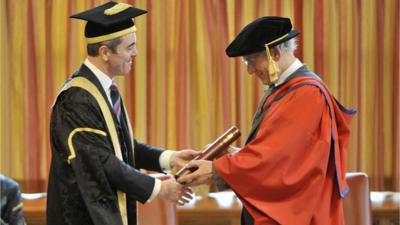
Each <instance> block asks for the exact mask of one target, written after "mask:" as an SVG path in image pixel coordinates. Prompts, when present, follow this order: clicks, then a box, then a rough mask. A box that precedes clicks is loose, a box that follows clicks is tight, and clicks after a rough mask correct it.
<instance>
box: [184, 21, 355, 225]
mask: <svg viewBox="0 0 400 225" xmlns="http://www.w3.org/2000/svg"><path fill="white" fill-rule="evenodd" d="M298 34H299V32H298V31H296V30H292V25H291V22H290V20H289V19H287V18H281V17H262V18H259V19H257V20H255V21H253V22H252V23H250V24H249V25H247V26H246V27H244V28H243V30H242V31H241V32H240V33H239V35H238V36H237V37H236V38H235V40H233V41H232V43H231V44H230V45H229V46H228V48H227V49H226V53H227V55H228V56H230V57H237V56H241V57H242V59H243V61H244V63H246V65H247V71H248V73H249V74H254V75H256V76H257V77H258V78H259V79H260V80H261V81H262V82H263V84H265V85H266V86H267V88H266V91H265V95H264V97H263V99H262V101H261V102H260V104H259V107H258V109H257V112H256V114H255V116H254V119H253V126H252V129H251V131H250V133H249V135H248V138H247V141H246V144H245V145H244V146H243V147H242V148H241V149H240V150H239V151H237V152H236V153H232V154H228V155H225V156H223V157H220V158H219V159H217V160H215V161H213V162H211V161H205V160H203V161H200V160H199V161H194V162H191V163H190V164H189V168H190V167H192V168H197V170H196V171H195V172H193V173H191V174H189V175H187V176H183V177H181V178H180V179H179V180H178V181H179V182H182V183H189V184H190V185H199V184H205V183H210V182H211V181H214V182H216V184H217V186H218V189H220V190H221V189H225V188H231V189H232V190H233V191H234V192H235V193H236V195H237V196H238V197H239V198H240V200H241V201H242V203H243V206H244V207H243V211H242V224H245V225H248V224H256V225H261V224H262V225H269V224H282V225H293V224H301V225H304V224H313V225H317V224H318V225H322V224H323V225H328V224H329V225H341V224H344V215H343V201H342V198H343V197H344V196H345V195H346V193H347V192H348V186H347V183H346V180H345V172H346V164H347V147H348V138H349V134H350V131H349V127H348V124H349V122H350V119H351V117H352V116H353V115H354V114H355V111H354V110H347V109H345V108H344V107H343V106H342V105H340V103H339V102H338V101H337V100H336V99H335V98H334V97H333V96H332V94H331V93H330V92H329V90H328V88H327V87H326V85H325V84H324V83H323V81H322V80H321V79H320V78H319V77H318V76H317V75H316V74H314V73H313V72H311V71H309V70H308V69H307V67H306V66H305V65H304V64H303V63H301V62H300V60H299V59H297V58H296V57H295V56H294V51H295V49H296V42H295V39H294V37H296V36H297V35H298Z"/></svg>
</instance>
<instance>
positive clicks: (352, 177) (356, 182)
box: [343, 172, 372, 225]
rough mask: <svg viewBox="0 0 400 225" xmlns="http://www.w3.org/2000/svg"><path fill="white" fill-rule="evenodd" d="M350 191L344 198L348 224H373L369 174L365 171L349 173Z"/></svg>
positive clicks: (347, 178)
mask: <svg viewBox="0 0 400 225" xmlns="http://www.w3.org/2000/svg"><path fill="white" fill-rule="evenodd" d="M346 180H347V183H348V184H349V188H350V192H349V193H348V194H347V196H346V197H345V198H344V201H343V205H344V216H345V224H346V225H372V213H371V201H370V191H369V183H368V176H367V174H365V173H360V172H354V173H347V174H346Z"/></svg>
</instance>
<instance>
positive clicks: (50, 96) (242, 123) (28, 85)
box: [0, 0, 400, 192]
mask: <svg viewBox="0 0 400 225" xmlns="http://www.w3.org/2000/svg"><path fill="white" fill-rule="evenodd" d="M104 2H106V1H95V0H86V1H83V0H71V1H65V0H53V1H50V0H5V1H0V30H1V35H0V38H1V39H0V47H1V48H0V52H1V54H0V65H1V67H0V71H1V76H0V79H1V80H0V85H1V86H0V100H1V110H0V126H1V131H0V140H1V142H0V149H1V154H0V163H1V165H0V173H3V174H5V175H7V176H10V177H12V178H14V179H17V180H18V181H20V182H23V183H24V184H25V185H24V191H32V192H34V191H45V190H46V182H47V176H48V168H49V162H50V157H51V155H50V146H49V116H50V109H51V105H52V103H53V101H54V98H55V96H56V94H57V92H58V91H59V89H60V87H61V86H62V84H63V83H64V81H65V79H66V78H67V77H68V76H70V74H71V73H73V72H74V71H75V70H76V69H78V68H79V66H80V64H81V63H82V61H83V60H84V59H85V54H86V46H85V42H84V38H83V30H84V24H85V23H84V22H82V21H78V20H72V19H69V15H71V14H73V13H76V12H80V11H83V10H86V9H89V8H91V7H94V6H97V5H99V4H102V3H104ZM125 2H128V3H130V4H132V5H135V6H136V7H139V8H143V9H146V10H148V11H149V13H148V14H146V15H144V16H140V17H138V18H137V20H136V21H135V23H136V24H137V27H138V31H137V37H138V41H137V47H138V50H139V55H138V56H137V57H136V58H135V60H134V68H133V70H132V72H131V74H129V75H127V76H126V77H125V78H118V79H117V83H118V84H119V86H120V90H122V95H123V97H124V101H125V103H126V105H127V107H128V111H129V113H130V116H131V119H132V123H133V126H134V132H135V136H136V138H138V139H139V140H142V141H144V142H147V143H150V144H152V145H157V146H164V147H166V148H169V149H182V148H194V149H200V148H202V147H203V146H204V145H205V144H207V143H209V142H210V141H212V140H213V139H214V138H216V137H217V136H219V135H220V134H221V133H222V132H223V131H224V130H225V129H227V128H229V127H230V126H231V125H236V126H238V127H239V128H240V130H241V132H242V134H243V135H242V137H241V139H240V140H239V141H238V142H237V145H239V146H240V145H242V144H243V143H244V140H245V138H246V134H247V132H248V131H249V129H250V126H251V119H252V116H253V113H254V111H255V109H256V107H257V104H258V101H259V99H260V97H261V95H262V90H263V86H262V85H261V84H260V82H259V81H258V80H257V79H256V78H255V77H253V76H249V75H247V72H246V68H245V66H244V65H243V63H241V61H240V59H239V58H237V59H236V58H228V57H227V56H226V55H225V48H226V47H227V45H228V44H229V42H230V41H231V40H233V38H234V37H235V36H236V34H238V33H239V31H240V30H241V28H243V26H244V25H246V24H248V23H249V22H251V21H252V20H254V19H255V18H258V17H261V16H265V15H277V16H285V17H290V18H291V19H292V21H293V23H294V24H293V25H294V27H295V28H297V29H299V30H300V31H301V32H302V33H301V35H300V36H299V41H298V43H299V49H298V51H297V53H296V54H297V56H298V57H299V58H300V59H301V60H302V61H303V62H304V63H306V64H307V65H308V66H309V68H310V69H312V70H314V71H315V72H316V73H317V74H319V75H320V76H321V77H322V78H323V79H324V80H325V81H326V83H327V84H328V86H329V87H330V90H331V91H332V92H333V93H334V95H335V96H336V97H337V98H338V99H339V100H340V101H341V102H343V103H344V104H345V105H346V106H347V107H350V108H355V109H357V110H358V114H357V117H356V119H355V120H354V121H353V123H352V125H351V128H352V135H351V143H350V151H349V165H348V166H349V167H348V168H349V171H365V172H366V173H368V175H369V177H370V179H371V185H372V190H396V191H399V140H400V133H399V127H400V121H399V107H400V106H399V105H400V104H399V64H400V61H399V38H400V35H399V27H400V22H399V21H400V16H399V2H398V1H397V0H352V1H348V0H337V1H329V0H321V1H320V0H265V1H262V0H203V1H200V0H163V1H160V0H159V1H157V0H147V1H144V0H140V1H139V0H138V1H125Z"/></svg>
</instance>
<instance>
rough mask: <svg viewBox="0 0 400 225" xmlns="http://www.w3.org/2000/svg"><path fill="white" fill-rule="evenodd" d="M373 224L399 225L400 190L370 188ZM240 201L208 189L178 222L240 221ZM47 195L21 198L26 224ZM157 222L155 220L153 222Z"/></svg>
mask: <svg viewBox="0 0 400 225" xmlns="http://www.w3.org/2000/svg"><path fill="white" fill-rule="evenodd" d="M371 202H372V213H373V219H374V225H378V224H379V225H399V216H400V215H399V211H400V193H398V192H397V193H394V192H371ZM241 208H242V205H241V203H240V201H239V200H238V199H237V198H236V196H235V195H234V194H233V193H232V192H220V193H210V194H209V195H208V197H205V198H200V197H197V198H196V200H195V201H192V202H191V203H190V204H188V205H185V206H182V207H178V210H177V213H178V220H179V224H180V225H239V224H240V212H241ZM45 214H46V198H42V199H37V200H29V201H24V216H25V218H26V221H27V224H28V225H44V224H45ZM155 225H156V224H155Z"/></svg>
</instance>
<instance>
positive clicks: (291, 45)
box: [275, 38, 297, 53]
mask: <svg viewBox="0 0 400 225" xmlns="http://www.w3.org/2000/svg"><path fill="white" fill-rule="evenodd" d="M275 48H278V49H279V50H281V52H283V53H294V51H296V49H297V40H296V38H292V39H290V40H288V41H285V42H283V43H282V44H279V45H277V46H276V47H275Z"/></svg>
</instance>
